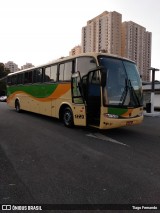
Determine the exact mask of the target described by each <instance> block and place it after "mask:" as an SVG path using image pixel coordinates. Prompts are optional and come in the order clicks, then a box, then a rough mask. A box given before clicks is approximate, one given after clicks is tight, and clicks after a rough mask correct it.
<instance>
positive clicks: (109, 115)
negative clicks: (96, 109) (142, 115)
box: [103, 113, 119, 119]
mask: <svg viewBox="0 0 160 213" xmlns="http://www.w3.org/2000/svg"><path fill="white" fill-rule="evenodd" d="M103 115H104V117H105V118H115V119H117V118H119V116H118V115H114V114H108V113H104V114H103Z"/></svg>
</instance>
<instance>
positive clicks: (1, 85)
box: [0, 63, 10, 96]
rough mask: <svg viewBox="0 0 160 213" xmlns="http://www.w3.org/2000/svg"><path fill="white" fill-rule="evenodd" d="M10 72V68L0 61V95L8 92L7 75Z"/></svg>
mask: <svg viewBox="0 0 160 213" xmlns="http://www.w3.org/2000/svg"><path fill="white" fill-rule="evenodd" d="M8 73H10V70H9V69H8V68H6V67H5V66H4V64H3V63H0V96H2V95H5V94H6V79H5V77H6V76H7V75H8Z"/></svg>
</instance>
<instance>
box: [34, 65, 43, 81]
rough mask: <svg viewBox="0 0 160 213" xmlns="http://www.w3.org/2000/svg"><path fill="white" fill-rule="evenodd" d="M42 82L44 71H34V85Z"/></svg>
mask: <svg viewBox="0 0 160 213" xmlns="http://www.w3.org/2000/svg"><path fill="white" fill-rule="evenodd" d="M41 82H42V69H41V68H39V69H36V70H34V71H33V83H41Z"/></svg>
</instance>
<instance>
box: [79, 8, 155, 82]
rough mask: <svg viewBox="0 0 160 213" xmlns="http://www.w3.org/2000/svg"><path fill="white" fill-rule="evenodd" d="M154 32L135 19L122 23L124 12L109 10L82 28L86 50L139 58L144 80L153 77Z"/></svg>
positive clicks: (138, 64) (83, 47)
mask: <svg viewBox="0 0 160 213" xmlns="http://www.w3.org/2000/svg"><path fill="white" fill-rule="evenodd" d="M151 40H152V34H151V32H148V31H146V28H145V27H143V26H140V25H138V24H136V23H134V22H132V21H129V22H123V23H122V15H121V14H120V13H118V12H116V11H114V12H107V11H104V12H103V13H102V14H100V15H98V16H96V17H95V18H93V19H91V20H89V21H88V22H87V25H86V26H85V27H83V28H82V38H81V43H82V52H95V51H96V52H101V51H102V52H106V53H109V54H115V55H119V56H123V57H126V58H129V59H131V60H133V61H135V62H136V64H137V67H138V69H139V72H140V74H141V76H142V80H144V81H150V71H149V70H148V69H149V67H150V66H151Z"/></svg>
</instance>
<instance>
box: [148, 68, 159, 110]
mask: <svg viewBox="0 0 160 213" xmlns="http://www.w3.org/2000/svg"><path fill="white" fill-rule="evenodd" d="M148 70H151V71H152V88H151V113H153V112H154V93H155V85H154V84H155V72H156V71H159V69H157V68H153V67H151V68H149V69H148Z"/></svg>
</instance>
